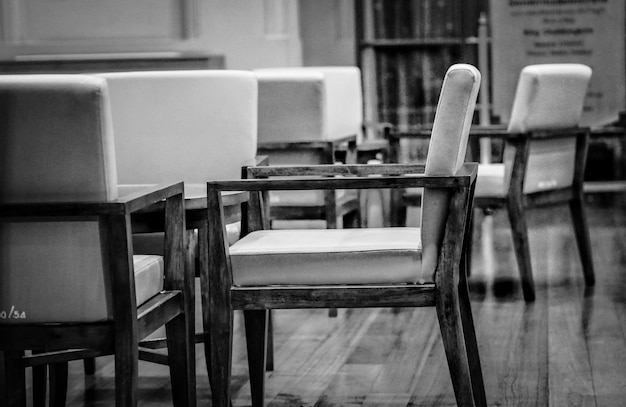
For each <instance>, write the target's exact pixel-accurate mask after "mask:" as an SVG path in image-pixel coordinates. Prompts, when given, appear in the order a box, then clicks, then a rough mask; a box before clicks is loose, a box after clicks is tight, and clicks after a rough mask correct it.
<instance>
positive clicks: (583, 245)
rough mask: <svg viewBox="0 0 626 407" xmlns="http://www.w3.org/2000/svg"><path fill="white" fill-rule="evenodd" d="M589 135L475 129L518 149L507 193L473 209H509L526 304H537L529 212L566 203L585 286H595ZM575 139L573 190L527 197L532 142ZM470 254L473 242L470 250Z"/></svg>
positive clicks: (480, 200)
mask: <svg viewBox="0 0 626 407" xmlns="http://www.w3.org/2000/svg"><path fill="white" fill-rule="evenodd" d="M589 134H590V131H589V129H587V128H571V129H559V130H543V131H532V132H527V133H506V132H502V131H498V130H497V129H491V130H489V129H485V130H484V131H481V130H480V129H476V130H475V131H474V132H473V134H472V136H473V137H490V138H501V139H503V140H504V141H505V142H506V143H509V144H511V146H512V147H514V148H515V157H514V158H513V163H512V173H511V180H510V182H509V186H508V191H507V193H506V194H505V195H504V196H502V197H475V198H474V208H475V209H481V210H483V211H490V210H494V209H498V208H506V209H507V211H508V217H509V222H510V223H511V231H512V235H513V247H514V251H515V257H516V259H517V266H518V269H519V273H520V278H521V283H522V292H523V294H524V299H525V300H526V301H534V299H535V288H534V287H535V285H534V281H533V273H532V266H531V258H530V245H529V240H528V226H527V221H526V211H527V210H528V209H530V208H536V207H541V206H548V205H556V204H563V203H567V204H568V205H569V208H570V211H571V216H572V224H573V227H574V233H575V236H576V241H577V244H578V252H579V255H580V259H581V262H582V270H583V275H584V279H585V284H587V285H590V286H591V285H594V284H595V271H594V267H593V259H592V254H591V242H590V238H589V227H588V225H587V219H586V216H585V211H584V204H583V179H584V174H585V162H586V158H587V150H588V146H589ZM570 137H575V138H576V155H575V159H574V178H573V182H572V185H571V186H568V187H565V188H558V189H549V190H544V191H539V192H533V193H529V194H527V193H524V179H525V175H526V169H527V166H528V159H529V156H530V155H529V152H530V144H531V142H532V141H533V140H547V139H559V138H570ZM469 250H471V241H470V249H468V253H469Z"/></svg>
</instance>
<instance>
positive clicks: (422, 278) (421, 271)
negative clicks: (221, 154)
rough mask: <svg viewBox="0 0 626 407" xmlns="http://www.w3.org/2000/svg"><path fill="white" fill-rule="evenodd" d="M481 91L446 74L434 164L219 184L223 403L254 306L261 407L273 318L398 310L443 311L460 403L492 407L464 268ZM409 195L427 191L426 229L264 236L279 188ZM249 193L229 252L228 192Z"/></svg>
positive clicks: (322, 169) (475, 78) (216, 276)
mask: <svg viewBox="0 0 626 407" xmlns="http://www.w3.org/2000/svg"><path fill="white" fill-rule="evenodd" d="M479 84H480V74H479V72H478V71H477V70H476V69H475V68H474V67H472V66H469V65H465V64H460V65H454V66H452V67H450V69H449V70H448V72H447V73H446V76H445V79H444V81H443V86H442V90H441V95H440V99H439V105H438V109H437V114H436V118H435V124H434V129H433V137H432V140H431V142H430V143H431V144H430V151H429V156H428V161H427V163H426V165H425V166H424V165H397V164H387V165H318V166H306V167H304V166H300V167H293V166H272V165H270V166H267V167H252V168H249V169H248V173H249V175H250V177H252V178H269V179H249V180H240V181H214V182H208V184H207V186H208V188H207V192H208V196H207V206H208V209H207V210H208V212H209V213H210V214H218V215H220V216H211V217H210V218H209V239H208V241H209V244H210V245H209V257H210V259H211V269H210V284H209V289H210V291H209V298H210V305H209V309H208V311H209V320H210V325H211V327H212V329H213V330H214V331H213V332H215V333H216V334H214V335H211V337H210V341H211V347H210V351H211V360H210V366H211V372H212V373H211V376H212V380H213V381H212V386H213V388H212V397H213V405H214V406H228V405H229V400H230V376H231V357H232V333H233V326H232V324H233V311H234V310H238V309H239V310H244V318H245V325H246V336H247V345H248V362H249V371H250V381H251V392H252V405H254V406H261V405H263V402H264V394H263V389H264V378H265V375H264V366H265V355H266V353H265V352H266V332H267V321H268V311H269V310H271V309H277V308H327V307H340V308H342V307H345V308H361V307H393V306H403V307H407V306H413V307H418V306H434V307H436V309H437V315H438V317H439V322H440V329H441V335H442V339H443V343H444V348H445V352H446V355H447V358H448V364H449V368H450V374H451V377H452V383H453V387H454V392H455V396H456V399H457V402H458V404H459V405H462V406H472V405H481V406H484V405H486V399H485V392H484V386H483V379H482V373H481V367H480V360H479V356H478V347H477V344H476V337H475V334H474V326H473V322H472V315H471V310H470V302H469V294H468V289H467V281H466V278H465V274H464V269H463V268H462V263H463V253H462V252H463V248H464V245H465V241H466V239H467V238H468V230H469V229H468V228H469V226H468V223H469V216H470V214H471V206H472V194H473V186H474V179H475V174H476V168H477V165H476V164H464V163H463V160H464V156H465V148H466V144H467V138H468V133H469V128H470V123H471V120H472V115H473V112H474V106H475V101H476V95H477V93H478V88H479ZM294 173H295V174H307V175H309V176H310V177H302V176H295V177H294V176H293V174H294ZM334 175H342V177H334ZM371 175H378V176H371ZM272 177H277V178H272ZM406 187H425V193H424V194H425V195H424V208H423V211H424V216H422V219H423V221H422V227H421V228H410V227H405V228H356V229H321V230H316V229H289V230H269V229H266V228H264V225H266V222H265V221H264V219H263V215H264V214H265V211H264V209H263V208H262V206H263V205H264V201H263V199H261V198H260V197H261V196H263V195H264V192H265V191H268V190H291V189H306V190H315V189H333V190H336V189H361V188H406ZM240 190H243V191H248V192H249V194H250V197H251V200H250V202H249V203H248V204H247V206H246V207H245V209H246V212H247V213H248V214H249V215H250V216H249V218H248V220H247V227H246V232H247V233H248V234H247V235H246V236H244V237H243V238H242V239H241V240H239V241H238V242H236V243H235V244H234V245H232V246H231V247H229V245H228V243H227V237H226V234H225V229H224V225H223V214H224V213H225V210H226V208H225V203H224V201H223V199H222V192H223V191H240ZM242 210H243V209H242Z"/></svg>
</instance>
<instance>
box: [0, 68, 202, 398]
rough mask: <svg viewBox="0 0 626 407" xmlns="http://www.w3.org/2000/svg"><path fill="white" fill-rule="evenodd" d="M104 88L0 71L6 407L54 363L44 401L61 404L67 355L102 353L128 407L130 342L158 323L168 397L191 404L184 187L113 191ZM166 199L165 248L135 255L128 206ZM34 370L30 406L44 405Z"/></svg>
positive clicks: (99, 82) (134, 367) (133, 387)
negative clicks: (29, 377)
mask: <svg viewBox="0 0 626 407" xmlns="http://www.w3.org/2000/svg"><path fill="white" fill-rule="evenodd" d="M108 96H109V95H108V90H107V86H106V82H105V81H104V80H103V79H98V78H93V77H89V76H80V75H75V76H64V75H42V76H1V77H0V133H1V134H2V138H1V139H0V166H1V167H2V171H0V309H2V310H11V311H10V314H9V315H8V317H7V318H2V320H0V350H2V351H4V352H5V355H4V356H5V358H4V368H5V371H6V372H5V373H6V374H5V382H6V383H5V386H4V388H5V390H6V392H5V394H4V398H3V403H2V405H4V406H7V407H9V406H22V405H25V402H26V394H25V372H24V369H25V368H26V367H29V366H30V367H33V370H35V369H39V373H41V371H42V370H41V366H44V367H45V366H46V365H48V364H51V366H52V368H51V383H53V385H54V386H53V387H52V388H51V391H50V394H51V398H52V400H51V405H64V403H65V390H66V387H65V386H66V384H67V361H68V360H73V359H82V358H84V357H93V356H99V355H107V354H114V355H115V403H116V405H117V406H136V405H137V394H136V393H137V380H138V378H137V374H138V372H137V371H138V353H139V351H138V341H139V340H141V339H143V338H144V337H146V336H147V335H148V334H150V333H151V332H152V331H154V330H155V329H157V328H159V327H160V326H163V325H165V327H166V331H167V348H168V355H169V358H168V361H169V366H170V374H171V380H172V391H173V400H174V405H177V406H192V405H195V368H194V366H195V364H194V362H195V357H194V352H193V344H192V340H191V339H192V338H191V333H192V332H193V325H192V324H193V312H194V311H193V302H192V299H193V295H192V294H193V290H192V288H191V285H190V284H191V282H192V281H193V280H192V278H191V277H190V276H187V275H185V268H184V256H183V247H184V235H183V227H184V211H183V185H182V183H178V184H174V185H173V186H171V187H166V188H161V189H154V188H153V189H151V190H150V191H148V192H147V193H145V194H141V193H135V194H133V195H132V196H129V197H127V198H124V197H118V185H117V175H116V164H115V150H114V141H113V132H112V126H111V117H110V109H109V98H108ZM170 160H173V158H172V157H170ZM120 195H121V194H120ZM163 200H165V204H164V206H165V210H164V216H163V218H164V219H162V222H163V223H164V225H165V226H164V229H165V250H164V256H151V255H145V256H137V255H134V253H133V246H132V243H131V223H132V219H131V215H132V214H133V213H135V212H137V211H140V210H144V209H146V208H149V207H150V206H151V205H152V204H157V203H160V204H162V201H163ZM190 294H191V295H190ZM25 351H32V353H29V352H27V353H25ZM41 376H42V375H39V378H40V379H41ZM43 376H44V378H43V383H40V384H39V385H40V386H43V389H44V391H43V392H40V393H37V394H35V396H34V397H35V404H36V405H37V404H38V405H43V403H45V370H43ZM40 389H41V387H40ZM42 394H43V397H44V400H42V399H41V395H42Z"/></svg>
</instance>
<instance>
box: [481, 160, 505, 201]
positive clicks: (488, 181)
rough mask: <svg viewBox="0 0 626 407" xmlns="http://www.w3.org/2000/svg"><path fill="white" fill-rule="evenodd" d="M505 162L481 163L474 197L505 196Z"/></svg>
mask: <svg viewBox="0 0 626 407" xmlns="http://www.w3.org/2000/svg"><path fill="white" fill-rule="evenodd" d="M504 174H505V166H504V164H480V165H479V166H478V176H477V177H476V190H475V191H474V197H503V196H504V195H506V192H507V191H506V186H505V182H504Z"/></svg>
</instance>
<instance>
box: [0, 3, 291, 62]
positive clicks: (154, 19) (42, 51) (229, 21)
mask: <svg viewBox="0 0 626 407" xmlns="http://www.w3.org/2000/svg"><path fill="white" fill-rule="evenodd" d="M298 6H299V2H298V1H295V0H134V1H132V2H129V1H128V0H106V1H104V0H63V1H51V0H0V59H2V60H11V59H14V58H16V57H18V58H20V57H23V56H24V55H33V54H35V55H47V54H85V53H88V54H89V53H127V52H128V53H137V52H152V53H154V52H159V53H162V52H188V51H200V52H203V53H208V54H222V55H224V57H225V60H226V67H227V68H230V69H249V68H257V67H267V66H299V65H302V48H301V43H300V35H299V32H300V30H299V20H298Z"/></svg>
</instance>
